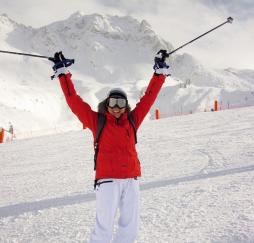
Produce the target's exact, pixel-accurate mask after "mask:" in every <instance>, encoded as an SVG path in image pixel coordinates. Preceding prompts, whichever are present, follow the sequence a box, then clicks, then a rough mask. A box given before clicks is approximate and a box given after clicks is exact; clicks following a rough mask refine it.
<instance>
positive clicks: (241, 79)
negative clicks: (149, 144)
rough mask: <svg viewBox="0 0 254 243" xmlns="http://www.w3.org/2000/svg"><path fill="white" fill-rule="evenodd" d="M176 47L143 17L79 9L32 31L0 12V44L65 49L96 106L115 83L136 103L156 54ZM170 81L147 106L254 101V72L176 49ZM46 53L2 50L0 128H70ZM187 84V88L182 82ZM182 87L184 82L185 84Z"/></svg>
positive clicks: (78, 82) (186, 108)
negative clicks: (216, 66) (221, 66)
mask: <svg viewBox="0 0 254 243" xmlns="http://www.w3.org/2000/svg"><path fill="white" fill-rule="evenodd" d="M161 48H164V49H168V50H171V49H173V46H172V45H171V44H170V43H169V42H167V41H165V40H163V39H162V38H160V37H159V36H158V35H157V34H156V33H155V32H154V31H153V30H152V29H151V26H150V25H149V24H148V23H147V22H146V21H145V20H143V21H141V22H139V21H138V20H136V19H134V18H132V17H129V16H126V17H118V16H108V15H107V16H105V15H99V14H93V15H83V14H82V13H80V12H77V13H74V14H73V15H71V16H70V17H69V18H68V19H66V20H62V21H58V22H55V23H52V24H50V25H47V26H44V27H41V28H38V29H34V28H32V27H28V26H24V25H22V24H18V23H16V22H15V21H13V20H11V19H10V18H9V17H8V16H7V15H1V16H0V49H2V50H10V51H18V52H28V53H38V54H41V55H46V56H52V55H53V54H54V53H55V52H56V51H59V50H62V51H63V52H64V54H65V56H66V57H68V58H74V59H75V60H76V62H75V64H74V65H73V66H72V67H71V71H72V73H73V79H74V81H75V86H76V89H77V90H78V92H79V94H80V95H81V96H82V97H83V98H84V99H85V100H87V101H88V102H89V103H90V104H91V106H92V107H93V108H94V109H96V105H97V103H98V101H99V100H101V99H102V98H104V97H105V95H106V93H107V91H108V90H109V89H110V88H112V87H119V86H120V87H123V88H124V89H125V90H126V91H127V92H128V94H129V97H130V103H131V105H132V106H133V105H134V104H135V102H136V101H137V100H138V98H139V97H140V95H141V94H142V92H143V90H144V88H145V87H146V85H147V83H148V81H149V79H150V77H151V75H152V73H153V70H152V64H153V56H154V54H155V53H156V52H157V51H158V50H159V49H161ZM170 64H171V67H172V77H171V78H169V79H168V81H167V83H166V84H165V86H164V88H163V90H162V91H161V93H160V95H159V98H158V100H157V102H156V104H155V105H154V107H153V109H152V110H151V114H153V110H154V109H155V108H159V109H160V110H161V113H162V114H163V113H175V112H179V111H181V112H190V111H195V110H198V109H210V107H211V106H212V103H213V101H214V99H218V100H219V102H220V104H221V105H224V104H227V105H228V104H236V105H240V104H254V96H253V92H252V91H254V81H253V78H254V71H252V70H235V69H232V68H229V69H226V70H209V69H207V68H206V67H205V66H206V65H205V64H200V63H198V62H197V61H196V60H195V59H194V58H193V57H192V56H190V55H187V54H183V55H174V56H173V57H172V58H171V60H170ZM51 66H52V64H51V63H50V62H49V61H48V60H46V59H39V58H31V57H25V56H17V55H6V54H1V59H0V67H1V72H0V87H1V88H0V126H6V125H7V124H8V122H9V121H11V122H12V123H13V124H14V127H15V128H16V131H18V132H19V133H20V132H24V131H31V130H44V131H46V130H45V129H49V128H50V129H52V128H54V127H57V128H58V129H59V128H63V129H65V130H68V129H74V127H77V126H78V125H77V124H78V122H77V120H76V119H75V118H74V117H73V115H72V114H71V112H70V111H69V109H68V107H67V105H66V104H65V101H64V99H63V95H62V93H61V90H60V88H59V85H58V81H57V80H53V81H52V80H50V76H51V75H52V69H51ZM185 83H187V86H186V85H185ZM182 87H187V88H182Z"/></svg>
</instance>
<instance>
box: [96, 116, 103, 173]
mask: <svg viewBox="0 0 254 243" xmlns="http://www.w3.org/2000/svg"><path fill="white" fill-rule="evenodd" d="M105 122H106V117H105V115H103V114H102V113H98V124H97V130H96V137H95V140H94V170H96V161H97V156H98V152H99V139H100V136H101V132H102V130H103V127H104V125H105Z"/></svg>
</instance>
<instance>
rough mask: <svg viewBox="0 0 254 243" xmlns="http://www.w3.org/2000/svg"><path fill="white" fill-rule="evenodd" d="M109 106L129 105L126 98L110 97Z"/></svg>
mask: <svg viewBox="0 0 254 243" xmlns="http://www.w3.org/2000/svg"><path fill="white" fill-rule="evenodd" d="M108 107H110V108H115V107H118V108H120V109H122V108H126V107H127V100H126V99H124V98H114V97H110V98H108Z"/></svg>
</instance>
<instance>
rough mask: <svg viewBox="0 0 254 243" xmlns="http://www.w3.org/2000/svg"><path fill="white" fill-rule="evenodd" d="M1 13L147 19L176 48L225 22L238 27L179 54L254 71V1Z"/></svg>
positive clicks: (27, 0)
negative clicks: (101, 15)
mask: <svg viewBox="0 0 254 243" xmlns="http://www.w3.org/2000/svg"><path fill="white" fill-rule="evenodd" d="M0 9H1V10H0V11H1V12H0V13H1V14H3V13H5V14H7V15H8V16H9V17H10V18H11V19H13V20H15V21H17V22H19V23H22V24H24V25H30V26H32V27H36V28H37V27H41V26H44V25H47V24H49V23H52V22H54V21H58V20H63V19H65V18H68V17H69V16H70V15H71V14H72V13H74V12H76V11H81V12H83V13H84V14H93V13H99V14H110V15H120V16H123V15H131V16H132V17H134V18H137V19H139V20H142V19H146V20H147V21H148V22H149V23H150V24H151V26H152V28H153V30H154V31H155V32H156V33H157V34H158V35H160V36H161V37H162V38H164V39H165V40H167V41H169V42H170V43H171V44H173V46H174V47H175V48H177V47H179V46H181V45H182V44H184V43H186V42H188V41H190V40H192V39H193V38H195V37H197V36H199V35H201V34H203V33H204V32H206V31H208V30H210V29H212V28H213V27H215V26H217V25H219V24H221V23H223V22H224V21H226V19H227V18H228V17H229V16H232V17H233V18H234V22H233V24H232V25H231V24H226V25H224V26H223V27H222V28H220V29H218V30H216V31H214V32H212V33H211V34H209V35H207V36H205V37H203V38H202V39H199V40H198V41H196V42H194V43H193V44H191V45H189V46H187V47H185V48H183V49H181V50H180V51H179V52H178V53H179V54H181V53H189V54H191V55H193V56H194V57H195V58H196V59H198V60H199V61H201V62H202V63H204V64H205V65H206V66H210V67H214V68H228V67H234V68H238V69H254V60H253V53H254V45H253V39H254V29H253V26H254V15H253V12H254V1H253V0H241V1H239V0H231V1H227V0H72V1H64V3H63V1H61V0H54V1H52V0H43V1H42V0H36V1H34V0H0Z"/></svg>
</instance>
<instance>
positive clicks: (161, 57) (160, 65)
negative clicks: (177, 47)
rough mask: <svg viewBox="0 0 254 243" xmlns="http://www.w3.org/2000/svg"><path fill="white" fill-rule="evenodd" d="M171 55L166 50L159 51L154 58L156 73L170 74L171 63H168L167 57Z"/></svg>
mask: <svg viewBox="0 0 254 243" xmlns="http://www.w3.org/2000/svg"><path fill="white" fill-rule="evenodd" d="M167 57H169V54H168V53H167V51H166V50H160V51H158V52H157V54H156V55H155V58H154V66H153V69H154V71H155V73H156V74H163V75H166V76H169V75H170V73H169V65H167V63H166V58H167Z"/></svg>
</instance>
